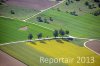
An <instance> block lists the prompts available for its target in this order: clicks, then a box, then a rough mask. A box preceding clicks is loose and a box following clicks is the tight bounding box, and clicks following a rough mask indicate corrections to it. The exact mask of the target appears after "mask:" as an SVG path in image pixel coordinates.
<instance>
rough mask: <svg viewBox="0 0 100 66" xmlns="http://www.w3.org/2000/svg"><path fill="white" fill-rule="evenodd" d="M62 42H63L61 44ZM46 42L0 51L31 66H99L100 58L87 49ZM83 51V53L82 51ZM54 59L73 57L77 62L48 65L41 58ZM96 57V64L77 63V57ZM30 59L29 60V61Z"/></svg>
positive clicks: (8, 46) (65, 43) (10, 46)
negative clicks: (41, 61)
mask: <svg viewBox="0 0 100 66" xmlns="http://www.w3.org/2000/svg"><path fill="white" fill-rule="evenodd" d="M59 41H61V42H59ZM59 41H56V40H46V41H37V42H34V43H18V44H11V45H7V46H0V49H1V50H3V51H4V52H6V53H8V54H10V55H11V56H14V57H16V58H17V59H19V60H21V61H23V62H24V63H26V64H28V65H29V66H33V65H35V66H40V65H41V66H49V65H53V66H67V65H68V66H77V65H78V66H86V65H88V66H91V65H92V66H97V65H99V61H100V59H99V58H100V56H98V55H96V54H95V53H93V52H91V51H90V50H88V49H87V48H85V47H80V46H78V45H75V44H73V43H69V42H66V41H63V40H59ZM80 50H81V51H80ZM41 56H42V57H48V58H49V57H52V58H61V57H64V58H67V57H73V58H75V61H74V62H73V63H67V64H64V63H60V64H59V63H57V64H55V63H54V64H48V63H40V61H39V58H40V57H41ZM78 56H80V57H94V58H95V62H94V63H80V64H78V63H76V57H78ZM28 59H29V60H28Z"/></svg>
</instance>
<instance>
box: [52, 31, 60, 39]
mask: <svg viewBox="0 0 100 66" xmlns="http://www.w3.org/2000/svg"><path fill="white" fill-rule="evenodd" d="M58 34H59V33H58V30H54V32H53V35H54V37H55V38H56V37H58Z"/></svg>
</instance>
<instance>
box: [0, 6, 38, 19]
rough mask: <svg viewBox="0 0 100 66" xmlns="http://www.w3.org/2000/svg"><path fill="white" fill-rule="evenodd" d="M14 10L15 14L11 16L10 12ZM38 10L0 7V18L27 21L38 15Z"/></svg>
mask: <svg viewBox="0 0 100 66" xmlns="http://www.w3.org/2000/svg"><path fill="white" fill-rule="evenodd" d="M11 10H14V11H15V14H11V13H10V11H11ZM38 12H39V11H38V10H34V9H30V8H24V7H18V6H12V5H9V6H7V5H0V16H6V17H10V18H15V19H19V20H23V19H26V18H28V17H30V16H32V15H34V14H36V13H38Z"/></svg>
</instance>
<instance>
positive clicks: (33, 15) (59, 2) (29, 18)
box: [22, 0, 65, 21]
mask: <svg viewBox="0 0 100 66" xmlns="http://www.w3.org/2000/svg"><path fill="white" fill-rule="evenodd" d="M64 1H65V0H63V1H60V2H59V3H57V4H56V5H54V6H51V7H49V8H47V9H44V10H41V11H40V12H39V13H37V14H35V15H32V16H30V17H28V18H26V19H24V20H22V21H27V20H29V19H30V18H32V17H35V16H37V15H39V14H41V13H43V12H45V11H47V10H49V9H51V8H53V7H56V6H57V5H60V4H61V3H63V2H64Z"/></svg>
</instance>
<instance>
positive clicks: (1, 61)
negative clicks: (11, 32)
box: [0, 51, 27, 66]
mask: <svg viewBox="0 0 100 66" xmlns="http://www.w3.org/2000/svg"><path fill="white" fill-rule="evenodd" d="M0 66H27V65H25V64H23V63H22V62H20V61H18V60H16V59H15V58H13V57H11V56H9V55H8V54H6V53H4V52H2V51H0Z"/></svg>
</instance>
